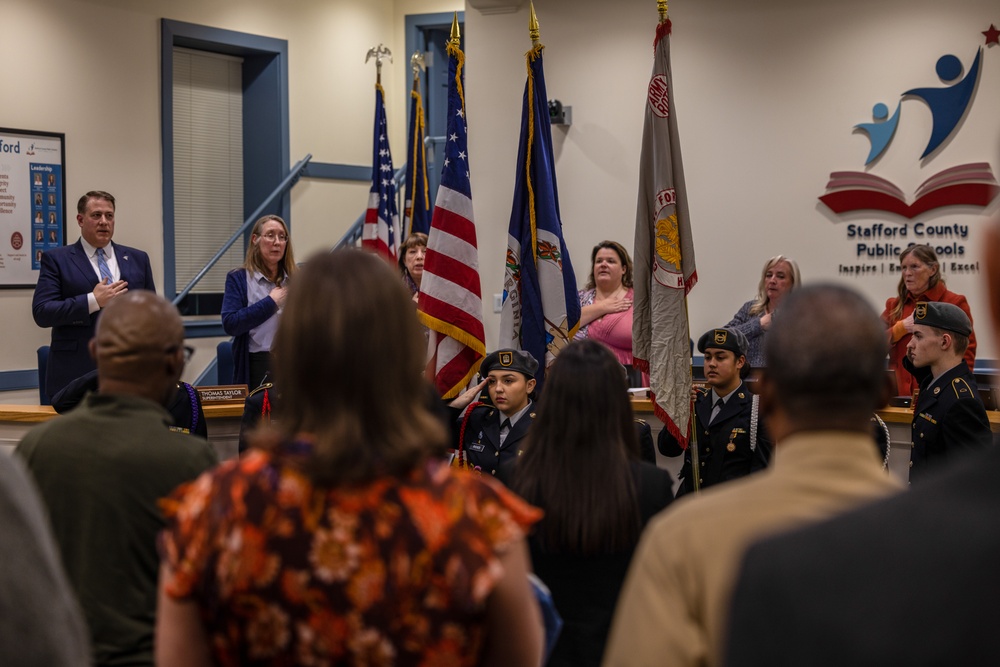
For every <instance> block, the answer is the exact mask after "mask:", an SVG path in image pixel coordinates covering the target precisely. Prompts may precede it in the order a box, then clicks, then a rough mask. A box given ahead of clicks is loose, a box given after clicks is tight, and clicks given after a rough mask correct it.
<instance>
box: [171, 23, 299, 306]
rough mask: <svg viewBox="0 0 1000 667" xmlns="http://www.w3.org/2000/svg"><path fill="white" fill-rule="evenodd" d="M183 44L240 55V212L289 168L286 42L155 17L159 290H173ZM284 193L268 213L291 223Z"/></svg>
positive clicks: (247, 211)
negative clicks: (178, 77) (177, 54)
mask: <svg viewBox="0 0 1000 667" xmlns="http://www.w3.org/2000/svg"><path fill="white" fill-rule="evenodd" d="M175 46H182V47H186V48H191V49H199V50H202V51H211V52H215V53H225V54H228V55H236V56H241V57H242V58H243V102H244V103H243V137H244V140H243V143H244V145H243V165H244V167H243V193H244V197H243V206H244V211H243V213H244V216H246V215H249V214H250V213H251V212H253V210H254V209H256V208H257V206H258V205H259V204H260V201H261V198H262V197H264V196H266V193H269V192H271V191H273V190H274V188H275V187H276V186H277V185H278V184H279V183H280V182H281V180H282V179H283V178H284V177H285V175H286V174H287V173H288V169H289V160H290V157H289V156H290V149H289V138H288V134H289V130H288V127H289V111H288V108H289V107H288V42H287V41H286V40H283V39H275V38H273V37H262V36H259V35H250V34H247V33H242V32H236V31H233V30H223V29H220V28H211V27H208V26H202V25H197V24H194V23H185V22H183V21H172V20H170V19H162V20H161V21H160V118H161V121H160V142H161V153H162V156H163V158H162V165H163V168H162V175H163V294H164V296H165V297H166V298H168V299H172V298H173V297H174V296H175V295H176V294H177V274H176V271H175V269H174V265H175V259H176V254H175V249H174V213H175V211H174V155H173V145H174V93H173V81H174V60H173V49H174V47H175ZM290 212H291V199H290V197H289V196H288V195H287V194H286V195H285V196H284V197H283V198H282V199H281V201H280V203H279V204H278V205H277V206H276V207H275V210H273V211H268V213H276V214H278V215H280V216H282V217H283V218H284V219H285V220H286V221H287V222H288V224H289V226H291V224H292V221H291V220H290V219H289V218H290Z"/></svg>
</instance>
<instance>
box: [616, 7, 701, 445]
mask: <svg viewBox="0 0 1000 667" xmlns="http://www.w3.org/2000/svg"><path fill="white" fill-rule="evenodd" d="M653 52H654V57H653V74H652V76H651V77H650V80H649V90H648V94H647V98H646V111H645V116H646V118H645V125H644V126H643V131H642V156H641V158H640V162H639V201H638V206H637V209H636V219H635V254H634V256H635V268H634V274H635V288H634V292H635V299H634V302H633V304H634V305H633V308H634V315H633V321H632V355H633V357H634V362H633V363H634V365H635V366H636V367H637V368H639V369H640V370H643V371H645V372H648V373H649V376H650V393H651V394H652V399H653V411H654V412H655V413H656V416H657V417H659V418H660V420H661V421H662V422H663V424H664V426H665V427H666V428H668V429H670V433H671V434H672V435H673V436H674V437H676V438H677V440H678V441H679V442H680V443H681V444H682V446H684V447H686V446H687V441H688V429H689V426H690V424H691V348H690V343H689V340H690V337H691V333H690V327H689V325H688V317H687V293H688V292H689V291H690V290H691V288H692V287H694V284H695V283H696V282H697V281H698V273H697V271H696V270H695V265H694V242H693V240H692V238H691V221H690V218H689V217H688V203H687V190H686V189H685V187H684V171H683V169H682V166H681V150H680V144H679V142H678V137H677V117H676V109H675V107H674V100H673V95H672V94H673V84H672V81H671V73H670V20H669V19H666V20H664V21H663V22H662V23H660V24H659V25H658V26H657V28H656V39H655V40H654V42H653Z"/></svg>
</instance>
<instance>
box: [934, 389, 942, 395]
mask: <svg viewBox="0 0 1000 667" xmlns="http://www.w3.org/2000/svg"><path fill="white" fill-rule="evenodd" d="M940 393H941V387H934V395H935V396H937V395H938V394H940Z"/></svg>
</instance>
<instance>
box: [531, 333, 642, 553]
mask: <svg viewBox="0 0 1000 667" xmlns="http://www.w3.org/2000/svg"><path fill="white" fill-rule="evenodd" d="M545 377H546V379H545V390H544V392H543V396H542V399H541V403H540V404H539V408H538V416H537V418H536V419H535V421H534V422H533V423H532V425H531V430H530V431H529V432H528V436H527V443H526V445H525V453H524V455H522V456H521V457H520V459H519V460H518V464H517V469H516V473H515V475H516V476H515V478H514V483H513V486H514V490H515V491H518V492H519V493H521V495H522V496H523V497H524V498H525V499H527V500H528V501H529V502H533V503H537V504H538V505H540V506H541V507H542V508H544V510H545V519H544V520H543V521H542V523H541V525H540V526H539V528H538V534H539V539H540V541H541V544H542V545H543V548H545V549H549V550H553V551H568V552H574V553H610V552H614V551H619V550H622V549H626V548H628V547H630V546H631V545H633V544H634V542H635V539H636V538H637V537H638V532H639V515H638V509H637V505H636V500H635V498H636V495H635V488H634V485H633V483H632V477H631V472H630V469H629V465H630V464H629V460H630V459H631V458H633V457H634V456H636V454H635V453H636V452H637V451H638V444H637V442H636V432H635V424H634V422H633V415H632V406H631V403H630V402H629V398H628V383H627V382H626V378H625V370H624V368H623V367H622V365H621V364H620V363H619V362H618V360H617V359H616V358H615V356H614V354H612V353H611V351H610V350H608V348H606V347H605V346H604V345H601V344H600V343H597V342H595V341H591V340H583V341H576V342H573V343H570V345H568V346H567V347H566V348H565V349H563V350H562V352H560V353H559V356H558V357H556V360H555V362H554V363H553V364H552V366H551V367H550V368H549V369H548V370H547V371H546V376H545ZM598 490H599V492H598Z"/></svg>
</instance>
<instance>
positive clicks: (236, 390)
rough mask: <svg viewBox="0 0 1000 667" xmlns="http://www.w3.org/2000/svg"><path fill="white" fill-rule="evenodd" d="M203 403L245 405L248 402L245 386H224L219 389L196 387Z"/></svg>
mask: <svg viewBox="0 0 1000 667" xmlns="http://www.w3.org/2000/svg"><path fill="white" fill-rule="evenodd" d="M195 389H196V390H197V391H198V398H200V399H201V402H202V403H243V402H244V401H246V400H247V386H246V385H245V384H224V385H219V386H217V387H195Z"/></svg>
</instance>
